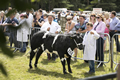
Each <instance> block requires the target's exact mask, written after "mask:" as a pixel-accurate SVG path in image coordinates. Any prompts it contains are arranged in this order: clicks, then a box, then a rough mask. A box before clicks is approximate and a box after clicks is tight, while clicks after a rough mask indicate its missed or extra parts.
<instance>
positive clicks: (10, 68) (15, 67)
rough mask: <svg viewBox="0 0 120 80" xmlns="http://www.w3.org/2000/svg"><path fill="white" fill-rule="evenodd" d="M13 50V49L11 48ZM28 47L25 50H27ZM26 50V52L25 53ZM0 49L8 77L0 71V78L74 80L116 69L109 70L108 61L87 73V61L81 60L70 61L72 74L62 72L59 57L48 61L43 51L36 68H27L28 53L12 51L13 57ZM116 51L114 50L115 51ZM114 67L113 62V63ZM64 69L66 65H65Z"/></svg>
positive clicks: (9, 79) (106, 54) (5, 79)
mask: <svg viewBox="0 0 120 80" xmlns="http://www.w3.org/2000/svg"><path fill="white" fill-rule="evenodd" d="M11 50H13V49H11ZM29 50H30V49H28V50H27V52H28V51H29ZM27 52H26V53H27ZM1 53H2V51H1V50H0V61H1V62H2V63H3V64H4V66H5V68H6V70H7V73H8V77H6V76H4V75H3V74H2V73H1V72H0V80H76V79H82V78H85V77H91V76H97V75H103V74H108V73H112V72H115V71H116V70H113V71H112V70H111V68H110V62H109V63H106V66H104V67H99V68H97V65H95V71H96V72H95V74H92V75H87V74H85V72H88V70H89V66H88V64H87V63H84V61H83V60H77V61H72V60H71V68H72V71H73V73H72V74H66V75H64V74H63V72H62V71H63V69H62V65H61V62H60V59H59V58H58V59H56V61H52V60H50V61H48V60H47V55H46V53H43V54H42V55H41V57H40V59H39V62H38V68H34V66H33V69H31V70H30V69H29V54H27V55H25V54H24V53H20V52H19V51H17V52H15V53H14V58H9V57H7V56H5V55H3V54H1ZM115 53H116V52H115ZM81 54H83V52H82V51H80V50H79V51H78V57H82V56H81ZM104 54H105V57H106V61H108V59H109V57H108V55H109V54H108V52H105V53H104ZM117 57H118V59H120V53H118V54H117ZM114 59H116V58H114ZM34 62H35V58H34V59H33V60H32V65H34ZM114 67H115V64H114ZM66 69H68V68H67V65H66Z"/></svg>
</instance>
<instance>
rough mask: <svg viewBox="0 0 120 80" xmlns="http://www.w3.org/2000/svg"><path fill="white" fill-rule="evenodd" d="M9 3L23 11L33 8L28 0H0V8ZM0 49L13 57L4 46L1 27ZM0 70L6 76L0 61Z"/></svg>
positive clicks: (4, 40)
mask: <svg viewBox="0 0 120 80" xmlns="http://www.w3.org/2000/svg"><path fill="white" fill-rule="evenodd" d="M9 5H11V6H13V7H14V8H15V9H17V10H18V11H25V10H26V9H31V8H34V6H32V5H31V4H30V3H28V0H1V2H0V9H5V8H6V7H9ZM15 9H13V10H11V11H10V12H9V13H8V14H7V16H9V15H10V14H12V13H14V12H15ZM0 27H1V26H0ZM10 27H11V28H13V29H15V28H14V27H12V26H10ZM19 27H20V26H19ZM19 27H18V28H19ZM0 50H2V53H3V54H4V55H6V56H8V57H10V58H13V57H14V56H13V52H12V51H11V50H10V49H9V48H8V47H7V46H6V38H5V35H4V32H3V31H2V30H1V29H0ZM0 70H1V72H2V73H3V74H4V75H5V76H8V75H7V72H6V69H5V67H4V66H3V64H2V62H0Z"/></svg>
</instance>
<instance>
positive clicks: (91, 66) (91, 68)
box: [89, 60, 95, 72]
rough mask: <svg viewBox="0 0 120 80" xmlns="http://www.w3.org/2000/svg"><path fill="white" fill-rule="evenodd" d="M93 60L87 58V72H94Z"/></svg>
mask: <svg viewBox="0 0 120 80" xmlns="http://www.w3.org/2000/svg"><path fill="white" fill-rule="evenodd" d="M94 66H95V65H94V60H89V68H90V70H89V72H95V67H94Z"/></svg>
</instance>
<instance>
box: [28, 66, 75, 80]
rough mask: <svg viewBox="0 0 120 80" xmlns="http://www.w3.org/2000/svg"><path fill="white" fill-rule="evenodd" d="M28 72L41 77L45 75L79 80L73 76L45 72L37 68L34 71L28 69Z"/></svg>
mask: <svg viewBox="0 0 120 80" xmlns="http://www.w3.org/2000/svg"><path fill="white" fill-rule="evenodd" d="M28 72H29V73H36V74H39V75H44V76H49V75H50V76H55V77H56V78H58V77H61V78H68V79H71V80H75V79H77V78H76V77H73V76H72V75H71V74H65V75H64V74H62V73H58V72H54V71H47V70H44V69H39V68H36V69H35V70H33V69H28Z"/></svg>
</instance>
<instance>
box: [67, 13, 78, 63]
mask: <svg viewBox="0 0 120 80" xmlns="http://www.w3.org/2000/svg"><path fill="white" fill-rule="evenodd" d="M66 19H67V22H66V27H65V34H68V33H74V32H75V31H76V29H75V27H74V26H75V22H74V21H72V16H70V15H68V16H67V17H66ZM74 52H75V57H76V56H77V48H75V49H74ZM76 60H77V59H76V58H75V59H74V61H76Z"/></svg>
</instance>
